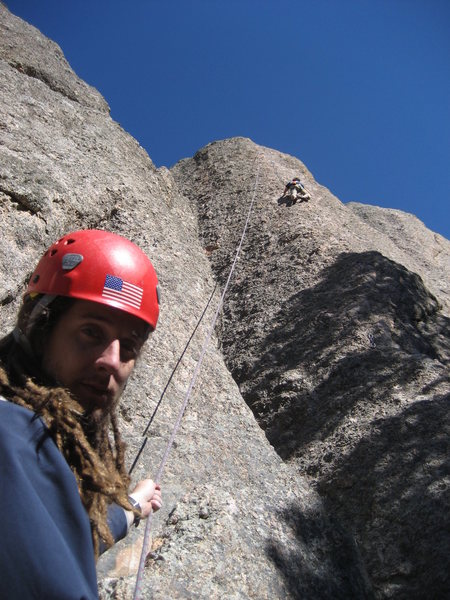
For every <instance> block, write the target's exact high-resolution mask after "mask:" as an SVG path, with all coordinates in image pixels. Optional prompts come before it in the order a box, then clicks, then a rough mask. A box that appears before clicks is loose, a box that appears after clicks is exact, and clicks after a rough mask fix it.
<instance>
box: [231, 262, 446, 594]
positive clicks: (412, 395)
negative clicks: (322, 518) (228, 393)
mask: <svg viewBox="0 0 450 600" xmlns="http://www.w3.org/2000/svg"><path fill="white" fill-rule="evenodd" d="M252 352H253V355H254V356H256V357H257V358H256V360H254V362H253V364H252V365H251V367H250V368H248V370H246V371H244V370H242V371H241V372H238V373H236V376H237V379H238V382H239V383H240V386H241V391H242V393H243V395H244V398H245V399H246V401H247V402H248V404H249V406H250V407H251V408H252V410H253V411H254V413H255V416H256V417H257V419H258V421H259V422H260V424H261V425H262V427H263V428H264V429H265V432H266V435H267V437H268V439H269V441H270V442H271V443H272V445H273V446H274V448H275V449H276V451H277V452H278V453H279V455H280V456H281V457H282V458H283V459H285V460H289V461H291V462H293V463H295V464H296V465H297V466H298V467H299V470H300V472H301V473H303V474H305V475H307V476H309V477H310V478H311V480H312V481H313V483H315V485H316V487H317V489H318V490H319V491H320V493H321V494H322V495H323V496H324V498H325V499H326V502H327V504H328V508H329V510H330V513H331V514H333V515H335V516H336V517H337V518H338V519H339V520H340V522H341V523H342V524H343V526H344V527H348V528H349V530H350V531H355V535H356V538H357V540H358V543H359V544H360V546H361V548H362V553H363V557H364V562H365V565H366V568H367V570H368V573H369V576H370V579H371V581H372V584H373V586H374V589H375V593H376V597H379V598H394V597H395V598H405V599H406V598H425V597H427V598H429V597H433V598H444V597H445V596H444V594H447V592H448V595H450V589H449V580H448V575H447V573H448V572H450V564H449V557H450V544H449V541H448V540H449V537H448V529H449V517H448V515H449V514H450V513H449V508H450V506H449V504H450V502H449V491H448V481H449V476H450V473H449V462H448V456H449V452H448V450H449V447H448V439H449V430H450V425H449V417H448V401H449V399H450V394H449V390H450V380H449V376H448V363H449V319H447V318H445V317H443V316H442V315H441V314H440V312H439V304H438V302H437V300H436V299H435V298H434V296H432V295H431V294H430V293H429V292H428V290H427V289H426V288H425V286H424V285H423V283H422V280H421V279H420V277H419V276H417V275H416V274H414V273H411V272H409V271H408V270H407V269H405V268H404V267H402V266H401V265H399V264H397V263H395V262H393V261H391V260H389V259H387V258H385V257H384V256H382V255H381V254H379V253H377V252H366V253H363V254H354V253H352V254H342V255H340V257H339V258H338V260H337V261H336V262H335V263H334V264H333V265H331V266H330V267H327V268H326V269H325V270H324V271H323V278H322V280H321V282H320V283H319V284H317V285H316V286H314V287H312V288H310V289H306V290H302V291H300V292H299V293H297V294H296V295H294V296H293V297H291V298H290V299H289V300H288V301H287V302H285V303H284V304H283V305H282V306H281V307H280V310H279V314H278V317H277V319H276V323H274V327H273V328H272V330H271V331H270V332H269V333H268V335H266V336H262V337H261V339H260V340H259V341H258V342H257V346H256V348H254V349H252ZM300 530H301V527H299V531H300ZM445 532H447V533H445ZM279 552H281V550H279ZM421 590H422V591H421ZM424 590H426V594H425V595H423V594H424ZM324 597H325V596H324Z"/></svg>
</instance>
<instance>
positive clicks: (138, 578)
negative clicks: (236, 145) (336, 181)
mask: <svg viewBox="0 0 450 600" xmlns="http://www.w3.org/2000/svg"><path fill="white" fill-rule="evenodd" d="M255 161H256V158H255ZM259 170H260V163H258V170H257V172H256V176H255V183H254V187H253V194H252V198H251V202H250V207H249V209H248V213H247V219H246V221H245V225H244V229H243V231H242V235H241V239H240V242H239V245H238V248H237V250H236V254H235V257H234V260H233V264H232V265H231V268H230V272H229V275H228V278H227V281H226V283H225V286H224V289H223V292H222V295H221V297H220V300H219V303H218V305H217V309H216V312H215V313H214V317H213V320H212V322H211V325H210V328H209V330H208V332H207V335H206V337H205V341H204V342H203V346H202V350H201V352H200V356H199V359H198V361H197V364H196V367H195V370H194V373H193V375H192V379H191V382H190V384H189V387H188V389H187V391H186V394H185V397H184V400H183V403H182V405H181V408H180V411H179V413H178V417H177V420H176V422H175V425H174V426H173V429H172V433H171V435H170V438H169V441H168V442H167V446H166V449H165V451H164V455H163V458H162V460H161V463H160V465H159V468H158V471H157V474H156V476H155V482H156V483H157V484H159V483H160V480H161V476H162V473H163V471H164V467H165V465H166V462H167V459H168V457H169V454H170V450H171V449H172V446H173V443H174V440H175V436H176V435H177V432H178V429H179V427H180V424H181V420H182V418H183V415H184V412H185V410H186V407H187V405H188V402H189V399H190V396H191V393H192V389H193V388H194V385H195V382H196V381H197V377H198V374H199V372H200V368H201V366H202V363H203V359H204V357H205V354H206V350H207V348H208V345H209V342H210V340H211V337H212V334H213V331H214V328H215V325H216V322H217V318H218V316H219V313H220V311H221V309H222V306H223V302H224V298H225V294H226V293H227V290H228V286H229V284H230V281H231V278H232V276H233V272H234V269H235V267H236V263H237V261H238V259H239V254H240V252H241V248H242V244H243V242H244V238H245V234H246V233H247V228H248V224H249V221H250V215H251V212H252V209H253V205H254V203H255V196H256V189H257V187H258V182H259ZM152 515H153V512H151V513H150V515H149V517H148V519H147V522H146V524H145V531H144V540H143V544H142V551H141V558H140V561H139V568H138V572H137V575H136V585H135V589H134V595H133V600H139V599H140V593H141V585H142V578H143V575H144V568H145V560H146V558H147V553H148V545H149V539H150V531H151V524H152Z"/></svg>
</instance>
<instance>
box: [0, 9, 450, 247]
mask: <svg viewBox="0 0 450 600" xmlns="http://www.w3.org/2000/svg"><path fill="white" fill-rule="evenodd" d="M4 1H5V2H6V4H7V6H8V7H9V9H10V10H11V12H13V13H14V14H16V15H18V16H20V17H22V18H24V19H25V20H27V21H28V22H30V23H32V24H33V25H35V26H36V27H37V28H38V29H40V30H41V31H42V32H43V33H44V34H45V35H47V36H48V37H50V38H51V39H53V40H54V41H56V42H57V43H58V44H59V45H60V46H61V48H62V49H63V51H64V54H65V55H66V58H67V59H68V61H69V62H70V64H71V66H72V68H73V69H74V70H75V71H76V73H77V74H78V75H79V76H80V77H81V78H83V79H84V80H85V81H87V82H88V83H90V84H91V85H93V86H94V87H96V88H97V89H98V90H99V91H100V92H101V94H102V95H103V96H104V97H105V99H106V100H107V102H108V103H109V105H110V107H111V115H112V117H113V118H114V119H115V120H116V121H118V122H119V123H120V124H121V125H122V127H123V128H124V129H125V130H127V131H128V132H129V133H131V134H132V135H133V136H134V137H135V138H136V139H137V140H138V141H139V143H140V144H141V145H142V146H143V147H144V148H145V149H146V150H147V152H148V153H149V155H150V157H151V159H152V160H153V162H154V163H155V164H156V165H157V166H161V165H165V166H167V167H170V166H172V165H173V164H174V163H175V162H177V161H178V160H179V159H181V158H185V157H188V156H192V155H193V154H194V153H195V152H196V151H197V150H198V149H200V148H201V147H202V146H204V145H205V144H207V143H209V142H212V141H214V140H218V139H223V138H228V137H232V136H245V137H249V138H251V139H252V140H253V141H255V142H256V143H258V144H261V145H264V146H268V147H270V148H275V149H277V150H280V151H282V152H286V153H288V154H292V155H294V156H296V157H297V158H299V159H300V160H302V161H303V162H304V163H305V164H306V166H307V167H308V168H309V169H310V170H311V171H312V173H313V175H314V177H315V178H316V180H317V181H318V182H319V183H321V184H322V185H325V186H327V187H328V188H329V189H330V190H331V191H332V192H333V193H334V194H336V196H338V197H339V198H340V199H341V200H342V201H343V202H347V201H350V200H354V201H357V202H364V203H368V204H375V205H378V206H385V207H388V208H399V209H401V210H405V211H407V212H411V213H414V214H415V215H417V216H418V217H419V218H420V219H421V220H422V221H424V223H425V224H426V225H427V227H429V228H430V229H432V230H433V231H437V232H439V233H441V234H442V235H444V236H445V237H447V238H450V202H449V200H450V198H449V195H450V193H449V192H450V108H449V107H450V0H226V1H225V0H129V1H126V0H4Z"/></svg>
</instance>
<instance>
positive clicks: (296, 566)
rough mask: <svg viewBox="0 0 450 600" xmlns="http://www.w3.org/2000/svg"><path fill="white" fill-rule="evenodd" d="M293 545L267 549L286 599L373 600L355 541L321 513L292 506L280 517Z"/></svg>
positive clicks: (276, 543) (274, 543)
mask: <svg viewBox="0 0 450 600" xmlns="http://www.w3.org/2000/svg"><path fill="white" fill-rule="evenodd" d="M280 516H281V518H282V519H283V520H284V521H285V522H286V525H287V528H288V530H289V535H290V536H291V539H293V540H294V541H293V542H291V543H286V542H283V543H280V542H279V541H278V540H275V539H274V538H273V539H272V540H271V541H270V542H269V544H268V545H267V548H266V551H267V554H268V556H270V558H271V559H272V560H273V561H274V564H275V565H276V567H277V568H278V570H279V571H280V573H281V574H282V575H283V578H284V581H285V585H286V589H287V591H288V593H289V596H288V597H289V598H295V599H297V598H298V599H299V600H300V599H301V600H348V599H349V598H352V599H354V600H363V599H364V600H368V599H371V598H373V597H374V595H373V592H372V590H371V586H370V583H369V579H368V577H367V575H366V573H365V569H364V565H363V562H362V560H361V556H360V553H359V550H358V548H357V545H356V543H355V541H354V540H353V539H352V538H351V537H350V536H349V535H347V534H345V533H344V532H343V531H342V529H341V528H340V527H339V525H338V524H337V523H335V522H332V521H330V519H329V518H326V517H324V514H323V512H322V511H316V512H314V511H308V513H306V512H305V511H304V510H302V509H301V508H300V507H298V506H292V507H290V508H289V509H288V510H285V511H283V512H282V514H281V515H280Z"/></svg>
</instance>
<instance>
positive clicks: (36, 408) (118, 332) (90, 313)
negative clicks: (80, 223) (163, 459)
mask: <svg viewBox="0 0 450 600" xmlns="http://www.w3.org/2000/svg"><path fill="white" fill-rule="evenodd" d="M158 315H159V297H158V281H157V277H156V273H155V271H154V269H153V266H152V264H151V262H150V260H149V259H148V258H147V256H146V255H145V254H144V253H143V252H142V251H141V250H140V249H139V248H138V247H137V246H135V245H134V244H133V243H131V242H130V241H128V240H126V239H124V238H122V237H121V236H118V235H116V234H113V233H109V232H106V231H97V230H85V231H77V232H74V233H71V234H68V235H66V236H64V237H62V238H61V239H60V240H58V241H57V242H56V243H54V244H53V245H52V246H51V247H50V248H49V250H48V251H47V252H46V253H45V254H44V256H43V257H42V259H41V260H40V262H39V264H38V266H37V267H36V270H35V271H34V273H33V275H32V277H31V280H30V282H29V285H28V288H27V290H26V293H25V295H24V299H23V304H22V307H21V309H20V312H19V316H18V321H17V326H16V328H15V329H14V331H13V332H11V333H10V334H9V335H7V336H6V337H4V338H3V339H2V340H0V398H1V401H0V484H1V487H0V511H1V520H0V540H1V543H0V598H1V599H3V598H5V599H6V598H8V599H9V600H11V599H16V598H17V599H19V598H20V599H22V600H23V599H27V598H45V599H46V600H49V599H55V600H56V599H57V600H62V599H66V598H67V599H72V598H73V599H81V598H83V599H89V600H90V599H92V598H97V597H98V594H97V581H96V573H95V559H96V558H97V557H98V555H99V553H101V552H102V551H103V550H104V549H106V548H107V547H108V546H110V545H112V544H113V543H114V542H115V541H117V540H118V539H120V538H121V537H124V536H125V535H126V533H127V531H128V528H129V527H130V526H131V524H132V523H133V522H136V523H137V522H138V520H139V518H140V517H142V518H145V517H147V516H148V515H149V514H150V512H151V510H152V509H153V510H158V509H159V508H160V506H161V491H160V488H159V486H157V485H155V484H154V482H153V481H152V480H150V479H146V480H143V481H141V482H140V483H139V484H138V485H137V486H136V487H135V489H134V490H133V491H132V492H131V493H130V495H129V496H128V486H129V483H130V481H129V477H128V475H127V472H126V469H125V462H124V445H123V442H122V441H121V438H120V433H119V430H118V423H117V416H116V408H117V404H118V402H119V399H120V397H121V395H122V392H123V390H124V389H125V386H126V383H127V381H128V378H129V376H130V374H131V373H132V371H133V369H134V366H135V363H136V360H137V359H138V357H139V354H140V352H141V349H142V346H143V344H144V343H145V341H146V339H147V337H148V335H149V334H150V333H151V332H152V331H153V330H154V329H155V327H156V323H157V320H158Z"/></svg>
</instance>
